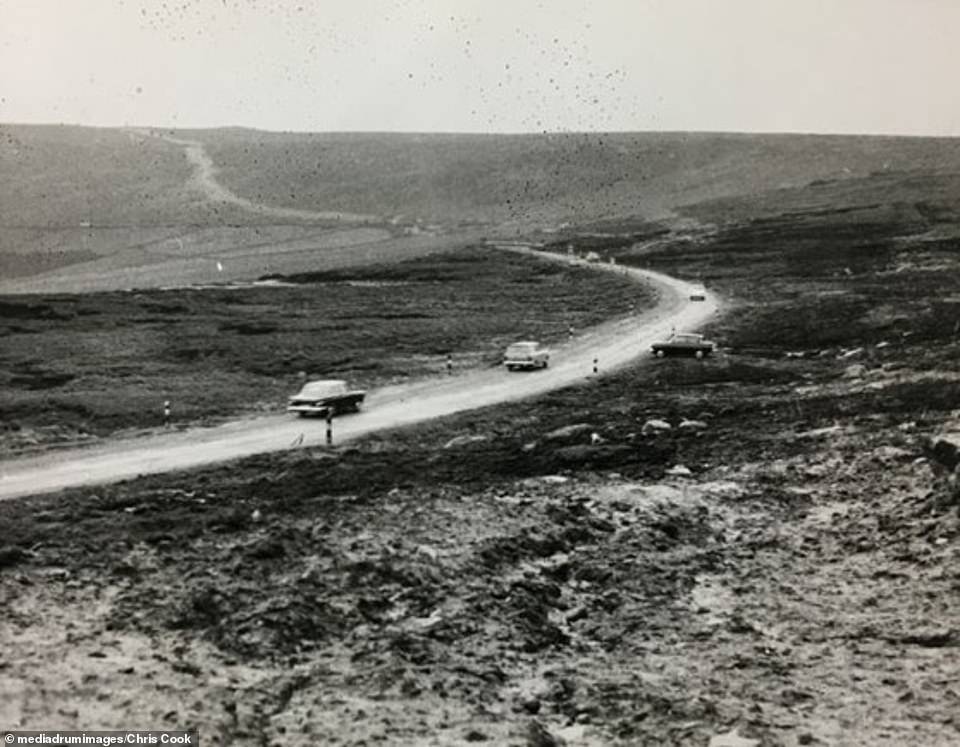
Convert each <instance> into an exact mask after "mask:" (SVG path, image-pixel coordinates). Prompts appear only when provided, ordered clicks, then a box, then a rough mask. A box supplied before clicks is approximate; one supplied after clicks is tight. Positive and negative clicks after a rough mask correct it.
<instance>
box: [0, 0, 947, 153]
mask: <svg viewBox="0 0 960 747" xmlns="http://www.w3.org/2000/svg"><path fill="white" fill-rule="evenodd" d="M958 33H960V0H540V1H538V0H382V1H381V0H336V1H335V2H334V1H331V0H164V1H163V2H160V1H159V0H0V121H2V122H66V123H79V124H92V125H125V124H130V125H156V126H172V127H214V126H224V125H242V126H248V127H258V128H263V129H271V130H307V131H324V130H326V131H329V130H337V131H340V130H377V131H424V132H430V131H460V132H486V131H496V132H517V131H542V130H549V131H557V130H577V131H582V130H715V131H719V130H728V131H755V132H756V131H768V132H775V131H791V132H863V133H890V134H929V135H960V96H958V95H957V87H956V83H955V81H954V78H955V76H956V74H957V72H958V71H960V43H958V41H957V34H958Z"/></svg>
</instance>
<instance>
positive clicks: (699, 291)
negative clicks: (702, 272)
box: [690, 285, 707, 301]
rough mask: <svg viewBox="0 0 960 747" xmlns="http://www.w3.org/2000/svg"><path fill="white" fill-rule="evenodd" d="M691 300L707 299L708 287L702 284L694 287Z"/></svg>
mask: <svg viewBox="0 0 960 747" xmlns="http://www.w3.org/2000/svg"><path fill="white" fill-rule="evenodd" d="M690 300H691V301H706V300H707V289H706V288H704V287H703V286H702V285H701V286H699V287H696V288H694V289H693V290H691V291H690Z"/></svg>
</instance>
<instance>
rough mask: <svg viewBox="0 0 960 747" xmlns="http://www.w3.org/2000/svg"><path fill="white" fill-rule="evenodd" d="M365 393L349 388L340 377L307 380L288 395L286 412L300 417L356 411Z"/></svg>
mask: <svg viewBox="0 0 960 747" xmlns="http://www.w3.org/2000/svg"><path fill="white" fill-rule="evenodd" d="M366 395H367V393H366V392H365V391H363V390H360V389H350V388H349V387H348V386H347V382H345V381H342V380H341V379H322V380H319V381H308V382H307V383H306V384H304V385H303V388H302V389H301V390H300V391H299V392H297V394H295V395H293V396H292V397H290V399H289V402H288V404H287V412H294V413H296V414H298V415H300V416H301V417H306V416H308V415H323V416H325V415H341V414H343V413H345V412H357V411H358V410H359V409H360V404H361V403H362V402H363V398H364V397H366Z"/></svg>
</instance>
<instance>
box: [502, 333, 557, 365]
mask: <svg viewBox="0 0 960 747" xmlns="http://www.w3.org/2000/svg"><path fill="white" fill-rule="evenodd" d="M503 364H504V365H505V366H506V367H507V370H508V371H516V370H517V369H518V368H530V369H533V368H546V367H547V366H548V365H550V353H549V352H548V351H547V350H545V349H544V348H542V347H541V346H540V343H539V342H532V341H529V340H528V341H524V342H515V343H513V345H511V346H510V347H508V348H507V352H506V353H504V354H503Z"/></svg>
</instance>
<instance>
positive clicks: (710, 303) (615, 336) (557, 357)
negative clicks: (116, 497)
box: [0, 141, 719, 499]
mask: <svg viewBox="0 0 960 747" xmlns="http://www.w3.org/2000/svg"><path fill="white" fill-rule="evenodd" d="M178 144H180V145H182V146H183V147H185V148H187V153H188V157H190V159H191V161H192V162H193V163H194V166H195V168H196V169H197V176H196V178H197V179H199V180H202V181H203V183H204V189H205V191H208V192H211V191H213V192H217V191H218V190H223V191H221V192H219V194H218V198H219V199H224V198H225V197H226V196H227V195H229V197H228V199H231V201H232V200H234V199H235V200H238V201H240V202H241V203H242V204H243V206H244V207H251V208H252V209H260V208H258V207H257V206H256V205H254V204H253V203H249V205H248V204H247V203H248V202H249V201H247V200H245V199H243V198H240V197H238V196H236V195H233V193H230V192H229V191H228V190H226V189H225V188H222V187H220V186H219V185H218V184H217V183H216V181H215V178H214V170H213V165H212V163H210V162H209V157H208V156H207V155H206V153H205V152H203V150H202V147H200V146H199V144H198V143H195V142H193V141H183V142H179V143H178ZM211 197H212V195H211ZM262 209H264V210H268V211H275V210H278V209H279V210H286V209H285V208H270V207H268V206H262ZM341 217H342V218H344V219H345V220H348V221H349V220H361V221H363V220H366V219H367V217H368V216H341ZM499 248H500V249H503V250H505V251H516V252H528V253H535V254H536V255H537V256H539V257H549V258H552V259H554V260H556V261H558V262H572V263H576V262H580V260H577V259H576V258H572V257H567V256H561V255H550V254H545V253H542V252H535V251H534V250H532V249H530V248H528V247H523V246H513V245H503V246H500V247H499ZM583 264H585V265H587V266H589V267H592V268H594V269H595V270H596V271H598V272H617V273H621V274H623V275H626V276H628V277H631V278H633V279H634V280H636V281H637V282H638V283H644V284H648V285H650V286H652V287H653V288H654V290H655V291H656V292H657V297H658V302H657V304H656V306H654V307H653V308H650V309H646V310H643V311H641V312H639V313H637V314H635V315H632V316H630V317H627V318H624V319H619V320H615V321H611V322H607V323H605V324H602V325H599V326H597V327H594V328H592V329H590V330H587V331H586V332H585V334H583V335H581V336H579V337H575V338H574V339H572V340H570V341H569V342H568V343H566V344H564V345H561V346H559V347H555V348H554V349H553V350H552V352H551V359H550V367H549V368H548V369H545V370H542V371H537V372H532V373H526V374H523V373H509V372H507V371H505V370H503V369H487V370H479V371H470V372H465V373H463V374H459V375H454V376H446V377H442V378H433V379H429V380H424V381H418V382H412V383H409V384H403V385H398V386H391V387H386V388H383V389H379V390H376V391H373V392H371V393H369V394H368V396H367V400H366V402H365V409H364V411H363V412H362V413H359V414H357V415H351V416H348V417H344V418H341V419H338V420H337V421H336V422H335V425H334V431H335V433H334V440H335V442H336V443H337V444H342V443H344V442H346V441H349V440H351V439H356V438H358V437H360V436H363V435H365V434H369V433H372V432H374V431H378V430H383V429H387V428H395V427H400V426H407V425H412V424H414V423H419V422H423V421H426V420H429V419H432V418H437V417H441V416H444V415H451V414H453V413H457V412H461V411H465V410H470V409H475V408H479V407H485V406H488V405H493V404H497V403H503V402H509V401H513V400H519V399H523V398H526V397H531V396H534V395H537V394H542V393H544V392H547V391H550V390H553V389H558V388H561V387H564V386H568V385H570V384H574V383H577V382H582V381H585V380H588V379H589V378H591V377H593V376H594V373H593V369H594V361H596V363H597V365H598V368H599V374H600V375H602V374H605V373H609V372H610V371H612V370H614V369H616V368H619V367H622V366H623V365H625V364H627V363H629V362H630V361H633V360H635V359H636V358H638V357H640V356H643V355H645V354H649V353H648V351H649V348H650V345H651V343H653V342H654V341H655V340H657V339H660V338H661V337H664V336H665V335H667V334H669V333H670V331H671V330H672V329H674V328H675V329H678V330H690V329H694V328H696V327H697V326H698V325H701V324H703V323H704V322H705V321H707V320H708V319H710V318H711V317H712V316H713V315H714V314H716V313H717V312H718V310H719V303H718V300H717V299H716V298H715V297H714V296H713V295H712V294H710V293H708V294H707V295H706V300H705V301H690V300H689V299H690V295H691V291H692V290H693V288H694V286H692V285H691V284H689V283H686V282H684V281H682V280H678V279H676V278H672V277H669V276H667V275H663V274H660V273H656V272H651V271H646V270H639V269H633V268H627V267H622V266H616V265H607V264H600V263H583ZM325 437H326V424H325V422H324V421H322V420H307V419H300V418H295V417H291V416H288V415H286V414H285V413H284V414H278V415H270V416H262V417H255V418H246V419H241V420H236V421H232V422H228V423H224V424H223V425H219V426H216V427H212V428H203V427H197V428H191V429H189V430H184V431H176V432H164V433H160V434H156V435H147V436H141V437H137V438H127V439H111V440H107V441H104V442H101V443H98V444H95V445H90V446H84V447H78V448H73V449H66V450H62V451H55V452H48V453H43V454H40V455H36V456H30V457H23V458H16V459H8V460H2V461H0V499H9V498H16V497H19V496H25V495H32V494H39V493H48V492H52V491H56V490H61V489H64V488H70V487H78V486H84V485H96V484H106V483H111V482H117V481H120V480H124V479H129V478H135V477H137V476H140V475H146V474H157V473H161V472H171V471H176V470H184V469H189V468H194V467H200V466H203V465H209V464H214V463H218V462H224V461H228V460H231V459H238V458H241V457H246V456H251V455H254V454H263V453H268V452H276V451H285V450H289V449H293V448H304V447H315V446H320V445H322V444H323V443H324V441H325Z"/></svg>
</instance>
